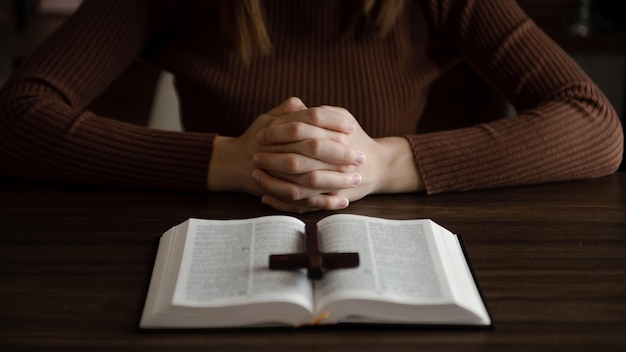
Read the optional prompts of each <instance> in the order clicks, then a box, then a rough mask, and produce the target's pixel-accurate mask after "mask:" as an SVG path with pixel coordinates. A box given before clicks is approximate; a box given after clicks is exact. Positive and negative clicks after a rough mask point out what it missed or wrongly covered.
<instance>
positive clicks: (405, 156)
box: [376, 137, 425, 193]
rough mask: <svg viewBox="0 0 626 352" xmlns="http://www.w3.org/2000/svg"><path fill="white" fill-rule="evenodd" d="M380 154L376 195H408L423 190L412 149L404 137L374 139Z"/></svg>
mask: <svg viewBox="0 0 626 352" xmlns="http://www.w3.org/2000/svg"><path fill="white" fill-rule="evenodd" d="M376 142H377V143H378V144H379V146H380V148H379V151H380V152H381V159H380V160H381V161H382V163H381V166H382V167H381V168H379V172H380V177H379V182H378V187H377V190H376V193H409V192H417V191H423V190H424V188H425V187H424V182H423V180H422V177H421V175H420V173H419V170H418V168H417V163H416V162H415V157H414V155H413V149H412V148H411V145H410V144H409V141H408V140H407V139H406V138H404V137H386V138H379V139H376Z"/></svg>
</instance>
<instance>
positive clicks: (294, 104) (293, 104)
mask: <svg viewBox="0 0 626 352" xmlns="http://www.w3.org/2000/svg"><path fill="white" fill-rule="evenodd" d="M304 109H306V105H304V103H303V102H302V100H300V98H297V97H291V98H289V99H287V100H285V101H283V102H282V103H280V105H278V106H277V107H275V108H273V109H272V110H270V111H268V114H270V115H273V116H281V115H285V114H290V113H292V112H296V111H300V110H304Z"/></svg>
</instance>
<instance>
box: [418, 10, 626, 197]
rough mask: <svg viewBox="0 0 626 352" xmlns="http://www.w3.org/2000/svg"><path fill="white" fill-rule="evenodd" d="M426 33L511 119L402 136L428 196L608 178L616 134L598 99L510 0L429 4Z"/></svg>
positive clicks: (618, 141)
mask: <svg viewBox="0 0 626 352" xmlns="http://www.w3.org/2000/svg"><path fill="white" fill-rule="evenodd" d="M426 7H427V10H426V11H427V13H428V14H429V16H430V17H429V20H430V21H431V27H432V28H433V30H434V32H435V33H436V35H438V36H440V37H441V38H443V40H444V41H446V42H447V43H448V44H449V45H450V46H452V47H454V48H455V49H456V50H457V51H458V52H459V53H460V54H461V55H462V57H463V58H464V59H465V60H467V62H469V63H470V64H471V65H472V66H473V67H474V69H475V70H476V71H477V72H478V73H480V74H481V75H482V76H483V77H484V78H485V79H486V80H487V81H488V82H490V83H491V84H492V86H493V87H494V88H495V89H496V90H497V91H499V92H502V94H503V95H504V96H505V98H506V99H507V100H509V101H510V102H512V104H513V105H514V106H515V108H516V110H517V111H518V112H519V113H518V115H517V116H514V117H510V118H504V119H500V120H496V121H494V122H492V123H487V124H480V125H476V126H474V127H470V128H466V129H460V130H451V131H443V132H437V133H431V134H421V135H420V134H418V135H411V136H408V139H409V141H410V143H411V145H412V147H413V150H414V153H415V157H416V160H417V164H418V167H419V169H420V172H421V173H422V176H423V178H424V182H425V185H426V189H427V192H428V193H429V194H434V193H439V192H446V191H460V190H469V189H479V188H491V187H500V186H510V185H518V184H531V183H542V182H550V181H562V180H570V179H581V178H592V177H598V176H602V175H606V174H609V173H612V172H614V171H615V170H616V169H617V167H618V166H619V164H620V161H621V159H622V153H623V146H624V140H623V130H622V127H621V125H620V122H619V118H618V116H617V114H616V112H615V110H614V109H613V108H612V107H611V104H610V103H609V102H608V100H607V99H606V97H605V96H604V95H603V94H602V93H601V92H600V90H599V89H598V88H597V87H596V86H595V85H594V84H593V83H592V81H591V80H590V79H589V78H588V77H587V76H586V75H585V74H584V73H583V72H582V70H581V69H580V68H579V67H577V65H576V64H575V63H574V62H573V61H572V60H571V59H570V58H569V57H568V55H567V54H566V53H565V52H563V50H561V49H560V48H559V47H558V46H557V45H556V44H555V43H554V42H553V41H552V40H550V39H549V38H548V37H547V36H546V35H545V34H544V33H543V32H542V31H541V30H540V29H539V28H538V27H537V26H536V25H535V24H534V22H533V21H532V20H530V19H529V18H528V17H527V16H526V14H525V13H524V12H523V11H522V10H521V9H519V7H518V6H517V5H516V3H515V2H514V1H513V0H459V1H449V0H429V1H428V2H427V5H426Z"/></svg>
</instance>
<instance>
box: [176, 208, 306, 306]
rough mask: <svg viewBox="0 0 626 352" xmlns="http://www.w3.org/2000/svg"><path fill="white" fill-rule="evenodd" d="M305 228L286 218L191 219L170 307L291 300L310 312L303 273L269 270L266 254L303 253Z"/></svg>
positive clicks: (298, 222)
mask: <svg viewBox="0 0 626 352" xmlns="http://www.w3.org/2000/svg"><path fill="white" fill-rule="evenodd" d="M303 233H304V224H303V223H302V222H300V221H299V220H297V219H295V218H291V217H285V216H268V217H262V218H256V219H249V220H198V219H190V223H189V230H188V232H187V240H186V242H185V248H184V254H183V260H182V262H181V266H180V270H179V275H178V280H177V282H176V288H175V291H174V297H173V303H174V304H175V305H182V306H196V307H208V306H222V305H234V304H247V303H254V302H262V301H278V300H283V301H290V302H296V303H298V304H301V305H304V306H305V307H307V308H308V309H309V310H310V309H311V306H312V303H311V300H312V289H311V285H310V283H309V282H308V280H307V278H306V274H305V273H304V272H303V271H270V270H269V267H268V262H269V255H270V254H281V253H292V252H302V251H304V236H303Z"/></svg>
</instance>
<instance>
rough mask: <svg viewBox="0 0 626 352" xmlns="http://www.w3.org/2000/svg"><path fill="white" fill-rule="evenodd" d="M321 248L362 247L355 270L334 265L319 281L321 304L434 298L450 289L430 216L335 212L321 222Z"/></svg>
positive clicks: (349, 249)
mask: <svg viewBox="0 0 626 352" xmlns="http://www.w3.org/2000/svg"><path fill="white" fill-rule="evenodd" d="M318 231H319V233H320V242H321V246H322V249H323V251H327V252H358V253H359V257H360V265H359V267H358V268H354V269H340V270H330V271H328V272H326V274H325V277H324V280H322V281H321V282H319V283H317V284H316V287H315V295H316V299H317V300H318V303H319V305H320V306H322V305H324V304H325V303H326V302H328V301H330V300H336V299H340V298H362V299H374V300H375V299H384V300H385V301H397V302H404V303H412V302H435V301H446V300H450V297H451V293H450V291H449V288H448V285H447V284H446V282H445V281H444V280H441V279H440V278H441V277H443V275H444V273H443V270H442V268H441V267H440V266H439V265H436V263H438V262H439V261H438V253H437V251H436V248H435V247H434V246H435V244H434V243H432V238H431V237H432V236H428V235H427V232H428V231H429V227H428V220H407V221H397V220H384V219H375V218H368V217H363V216H357V215H335V216H330V217H327V218H325V219H323V220H321V221H320V222H319V223H318Z"/></svg>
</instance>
